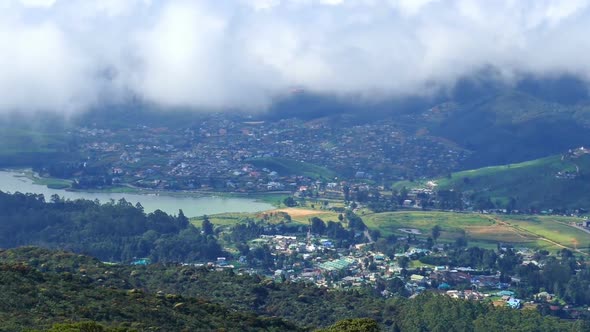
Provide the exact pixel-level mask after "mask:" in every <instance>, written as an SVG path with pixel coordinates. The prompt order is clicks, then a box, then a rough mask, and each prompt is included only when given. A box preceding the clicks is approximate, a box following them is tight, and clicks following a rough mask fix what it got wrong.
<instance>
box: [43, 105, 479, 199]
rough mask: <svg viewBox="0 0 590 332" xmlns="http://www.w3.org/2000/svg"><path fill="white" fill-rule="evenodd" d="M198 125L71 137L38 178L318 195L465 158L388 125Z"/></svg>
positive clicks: (209, 121) (217, 121) (85, 131)
mask: <svg viewBox="0 0 590 332" xmlns="http://www.w3.org/2000/svg"><path fill="white" fill-rule="evenodd" d="M203 117H204V119H202V120H201V121H199V122H198V124H195V125H192V126H187V127H184V128H168V127H158V128H155V127H147V126H144V125H139V126H136V127H124V128H120V129H112V128H111V129H109V128H90V127H80V128H76V129H75V130H73V131H72V132H71V133H70V136H71V137H70V138H71V140H72V142H74V143H73V144H74V145H75V148H74V149H75V151H76V153H77V155H79V157H78V159H77V160H72V161H70V162H67V163H66V162H61V163H58V164H53V165H46V166H45V167H44V168H42V169H40V171H41V173H43V174H46V175H49V176H56V177H61V178H69V179H73V180H75V182H74V187H76V188H94V189H96V188H103V187H112V186H121V185H128V186H134V187H138V188H144V189H145V188H151V189H159V190H191V191H195V190H201V191H229V192H238V193H239V192H242V193H253V192H276V191H289V192H295V191H296V190H297V189H299V188H300V187H301V186H308V185H310V184H312V183H314V181H316V180H318V179H321V180H322V189H325V188H326V186H328V184H330V183H332V185H331V186H332V187H333V186H334V184H333V183H340V182H341V181H343V180H348V181H353V182H359V183H373V184H375V185H380V186H387V185H389V184H391V183H392V182H394V181H399V180H404V179H414V178H420V177H427V176H438V175H440V174H447V173H449V172H451V171H452V170H454V169H456V168H457V167H458V165H459V164H460V163H461V161H462V160H463V159H464V158H466V157H467V156H468V154H469V152H468V151H466V150H463V149H460V148H457V147H456V146H454V145H453V144H451V143H448V142H445V141H444V140H440V139H438V138H436V137H434V136H429V135H428V133H427V132H420V133H415V132H412V131H411V130H410V129H405V128H404V126H402V125H399V124H396V123H395V122H393V121H391V120H388V121H383V122H379V123H370V124H350V125H348V124H342V123H338V124H334V123H332V122H331V121H329V120H327V119H318V120H313V121H303V120H299V119H282V120H277V121H248V120H249V119H248V118H247V117H241V118H237V119H236V117H235V116H234V117H230V116H227V115H225V114H211V115H206V116H205V115H204V116H203Z"/></svg>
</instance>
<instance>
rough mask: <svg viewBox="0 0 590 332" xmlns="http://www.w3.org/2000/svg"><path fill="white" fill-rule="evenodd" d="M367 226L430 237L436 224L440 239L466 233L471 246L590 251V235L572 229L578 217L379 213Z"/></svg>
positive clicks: (370, 216)
mask: <svg viewBox="0 0 590 332" xmlns="http://www.w3.org/2000/svg"><path fill="white" fill-rule="evenodd" d="M363 220H364V222H365V224H366V225H367V226H368V227H369V228H371V229H378V230H379V231H380V232H381V233H382V234H383V235H389V234H396V235H404V234H406V233H404V232H402V231H400V229H402V228H411V229H417V230H419V231H420V232H421V233H422V234H421V235H418V237H422V238H426V237H428V236H430V234H431V229H432V227H434V226H435V225H439V226H440V227H441V228H442V234H441V237H440V240H441V241H443V242H447V241H453V240H454V239H455V238H457V237H458V236H460V235H461V234H462V232H463V231H465V234H466V235H467V238H468V240H469V242H470V244H471V245H478V246H483V247H493V246H495V244H496V243H507V244H512V245H516V246H525V247H531V248H538V249H541V248H542V249H548V250H558V249H561V248H564V247H565V248H569V249H572V250H576V249H579V250H582V251H584V252H588V250H589V246H590V234H589V233H586V232H584V231H582V230H580V229H577V228H575V227H572V226H571V225H570V223H572V222H580V219H577V218H566V217H551V216H496V215H484V214H474V213H451V212H438V211H402V212H385V213H375V214H368V215H365V216H363Z"/></svg>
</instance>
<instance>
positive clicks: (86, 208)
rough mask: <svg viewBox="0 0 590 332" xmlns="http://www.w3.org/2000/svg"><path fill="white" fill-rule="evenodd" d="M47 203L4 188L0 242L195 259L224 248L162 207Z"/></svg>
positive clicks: (128, 256)
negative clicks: (8, 192)
mask: <svg viewBox="0 0 590 332" xmlns="http://www.w3.org/2000/svg"><path fill="white" fill-rule="evenodd" d="M51 202H52V203H46V202H45V198H44V197H43V196H42V195H34V194H20V193H16V194H12V195H9V194H5V193H2V192H0V247H3V248H12V247H18V246H22V245H38V246H44V247H49V248H63V249H68V250H72V251H75V252H81V253H88V254H90V255H93V256H95V257H98V258H99V259H101V260H104V261H131V260H133V259H134V258H139V257H149V258H150V259H151V260H152V261H163V262H166V261H176V262H194V261H198V260H206V259H212V258H215V257H218V256H219V255H220V254H222V250H221V247H220V245H219V244H218V243H217V241H216V240H215V238H213V237H208V236H203V235H201V234H200V232H199V230H197V229H196V228H195V227H194V226H192V225H191V224H189V222H188V219H187V218H186V217H185V216H184V214H183V213H182V211H179V215H178V217H174V216H170V215H168V214H166V213H164V212H162V211H160V210H157V211H155V212H153V213H150V214H147V215H146V214H145V213H144V212H143V209H142V208H141V207H135V206H133V205H132V204H130V203H128V202H126V201H125V200H120V201H118V202H116V203H115V202H111V203H108V204H103V205H101V204H99V203H98V202H93V201H87V200H76V201H64V200H62V199H61V198H60V197H58V196H52V197H51Z"/></svg>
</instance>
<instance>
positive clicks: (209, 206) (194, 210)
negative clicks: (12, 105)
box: [0, 171, 274, 217]
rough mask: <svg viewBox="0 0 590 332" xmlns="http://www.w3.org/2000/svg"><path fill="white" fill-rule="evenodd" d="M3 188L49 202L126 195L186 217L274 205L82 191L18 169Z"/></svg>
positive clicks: (5, 176) (5, 175) (1, 176)
mask: <svg viewBox="0 0 590 332" xmlns="http://www.w3.org/2000/svg"><path fill="white" fill-rule="evenodd" d="M0 191H3V192H11V193H14V192H17V191H18V192H21V193H33V194H43V195H44V196H45V199H46V200H47V201H49V199H50V197H51V195H54V194H57V195H59V196H60V197H64V198H66V199H71V200H74V199H88V200H95V199H98V200H99V201H100V202H102V203H106V202H109V201H110V200H111V199H114V200H115V201H118V200H119V199H121V198H125V199H126V200H127V201H128V202H131V203H133V204H134V205H135V204H136V203H137V202H139V203H141V205H143V208H144V210H145V212H153V211H155V210H157V209H160V210H162V211H164V212H166V213H168V214H175V215H176V214H178V210H179V209H182V211H183V212H184V214H185V215H186V216H187V217H197V216H202V215H204V214H207V215H210V214H216V213H224V212H258V211H265V210H270V209H272V208H274V207H273V206H272V205H271V204H268V203H264V202H260V201H257V200H256V199H254V198H239V197H215V196H212V197H190V196H175V195H166V194H165V193H164V194H163V193H160V194H159V195H155V194H129V193H101V192H96V193H95V192H79V191H66V190H61V189H50V188H47V187H46V186H44V185H39V184H34V183H33V181H32V180H31V179H29V178H27V177H24V176H23V173H21V172H18V171H0Z"/></svg>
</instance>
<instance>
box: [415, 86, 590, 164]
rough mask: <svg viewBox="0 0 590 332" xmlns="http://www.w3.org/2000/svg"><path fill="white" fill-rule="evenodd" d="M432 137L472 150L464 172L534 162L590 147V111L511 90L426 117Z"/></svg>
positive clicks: (449, 106) (448, 106) (446, 107)
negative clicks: (489, 166)
mask: <svg viewBox="0 0 590 332" xmlns="http://www.w3.org/2000/svg"><path fill="white" fill-rule="evenodd" d="M422 115H423V120H425V121H426V127H427V128H428V129H429V131H430V133H431V134H432V135H434V136H440V137H443V138H445V139H448V140H450V141H452V142H454V143H456V144H458V145H459V146H461V147H463V148H466V149H469V150H471V151H473V154H472V155H471V156H470V158H469V159H467V160H466V161H465V162H464V164H463V165H461V167H462V168H464V169H468V168H476V167H482V166H488V165H499V164H508V163H515V162H521V161H526V160H531V159H536V158H540V157H544V156H548V155H552V154H557V153H560V152H562V151H564V150H567V149H570V148H573V147H576V146H581V145H589V144H590V135H589V134H590V127H589V124H590V106H588V105H586V104H581V105H577V104H576V105H566V104H560V103H556V102H551V101H546V100H542V99H539V98H537V97H534V96H532V95H529V94H526V93H523V92H519V91H514V90H508V91H502V92H498V93H496V94H494V95H491V96H485V97H481V98H479V99H475V100H470V101H466V102H454V101H451V102H450V103H445V104H442V105H438V106H436V107H433V108H431V109H429V110H428V111H427V112H425V113H423V114H422Z"/></svg>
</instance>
